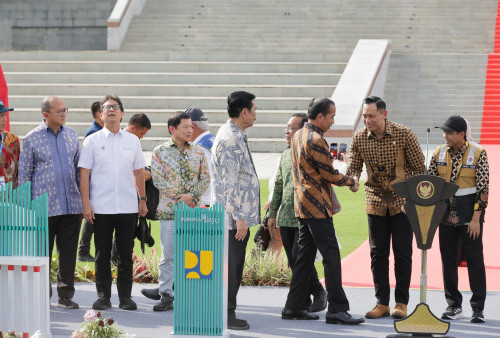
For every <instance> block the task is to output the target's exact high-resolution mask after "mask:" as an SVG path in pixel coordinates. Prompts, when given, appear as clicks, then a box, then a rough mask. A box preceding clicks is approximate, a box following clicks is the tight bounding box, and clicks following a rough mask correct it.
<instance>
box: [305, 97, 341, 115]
mask: <svg viewBox="0 0 500 338" xmlns="http://www.w3.org/2000/svg"><path fill="white" fill-rule="evenodd" d="M331 105H334V106H335V103H334V102H333V101H332V100H330V99H329V98H326V97H316V98H314V99H312V100H311V103H309V109H308V110H307V117H308V118H309V119H310V120H316V118H317V117H318V115H319V114H323V116H326V115H327V114H328V113H329V112H330V106H331Z"/></svg>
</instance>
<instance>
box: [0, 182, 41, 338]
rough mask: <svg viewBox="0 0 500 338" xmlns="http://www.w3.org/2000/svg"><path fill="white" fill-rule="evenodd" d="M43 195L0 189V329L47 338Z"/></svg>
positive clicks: (9, 187) (27, 189) (26, 187)
mask: <svg viewBox="0 0 500 338" xmlns="http://www.w3.org/2000/svg"><path fill="white" fill-rule="evenodd" d="M48 251H49V250H48V204H47V195H46V194H45V195H43V196H41V197H39V198H36V199H34V200H31V183H30V182H28V183H26V184H24V185H23V186H20V187H18V188H17V189H12V185H11V183H9V184H7V185H3V186H0V285H1V287H0V331H2V332H4V333H5V332H7V331H15V332H16V333H22V334H23V337H29V336H30V335H32V334H33V333H34V332H35V331H37V330H39V331H41V333H42V334H43V335H44V336H50V313H49V284H48V283H49V269H50V265H49V259H48Z"/></svg>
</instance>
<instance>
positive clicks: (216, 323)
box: [174, 203, 225, 336]
mask: <svg viewBox="0 0 500 338" xmlns="http://www.w3.org/2000/svg"><path fill="white" fill-rule="evenodd" d="M224 305H225V304H224V208H223V207H222V206H220V205H219V204H215V205H214V206H212V207H211V208H210V209H206V208H190V207H188V206H187V205H186V204H184V203H179V204H177V205H176V207H175V306H174V334H176V335H206V336H220V335H222V334H223V333H224V308H225V307H224Z"/></svg>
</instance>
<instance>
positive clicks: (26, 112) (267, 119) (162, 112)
mask: <svg viewBox="0 0 500 338" xmlns="http://www.w3.org/2000/svg"><path fill="white" fill-rule="evenodd" d="M92 102H93V101H92ZM92 102H90V101H89V104H88V106H86V107H72V108H71V109H70V112H69V114H68V117H67V121H68V122H81V123H84V124H88V125H90V122H89V121H92V115H91V113H90V104H91V103H92ZM9 105H10V103H9ZM10 106H12V107H15V111H14V112H12V113H11V115H10V116H11V121H13V122H32V121H41V119H42V114H41V112H40V108H39V107H37V108H34V107H30V108H22V107H17V106H14V105H10ZM187 108H188V107H187V106H182V107H181V106H179V107H176V108H172V109H165V108H162V109H150V108H125V116H124V117H123V120H124V121H128V120H129V119H130V117H131V116H132V115H134V114H137V113H144V114H146V115H147V116H148V117H149V119H150V120H151V121H156V122H165V121H167V119H168V117H169V116H170V114H172V113H174V112H176V111H179V110H182V111H184V110H186V109H187ZM203 112H204V113H205V114H206V115H207V116H208V121H209V123H224V122H225V121H227V119H228V118H229V117H228V114H227V110H226V109H225V108H220V109H203ZM305 112H307V111H306V109H305V108H302V109H297V110H292V109H287V110H278V109H273V110H267V109H260V108H259V109H258V111H257V114H258V121H259V123H273V124H286V122H288V120H289V118H290V116H291V115H292V114H293V113H305Z"/></svg>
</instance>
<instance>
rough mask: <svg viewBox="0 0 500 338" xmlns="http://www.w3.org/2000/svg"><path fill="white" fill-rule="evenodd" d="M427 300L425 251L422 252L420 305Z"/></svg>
mask: <svg viewBox="0 0 500 338" xmlns="http://www.w3.org/2000/svg"><path fill="white" fill-rule="evenodd" d="M426 298H427V250H422V272H421V274H420V303H425V300H426Z"/></svg>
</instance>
